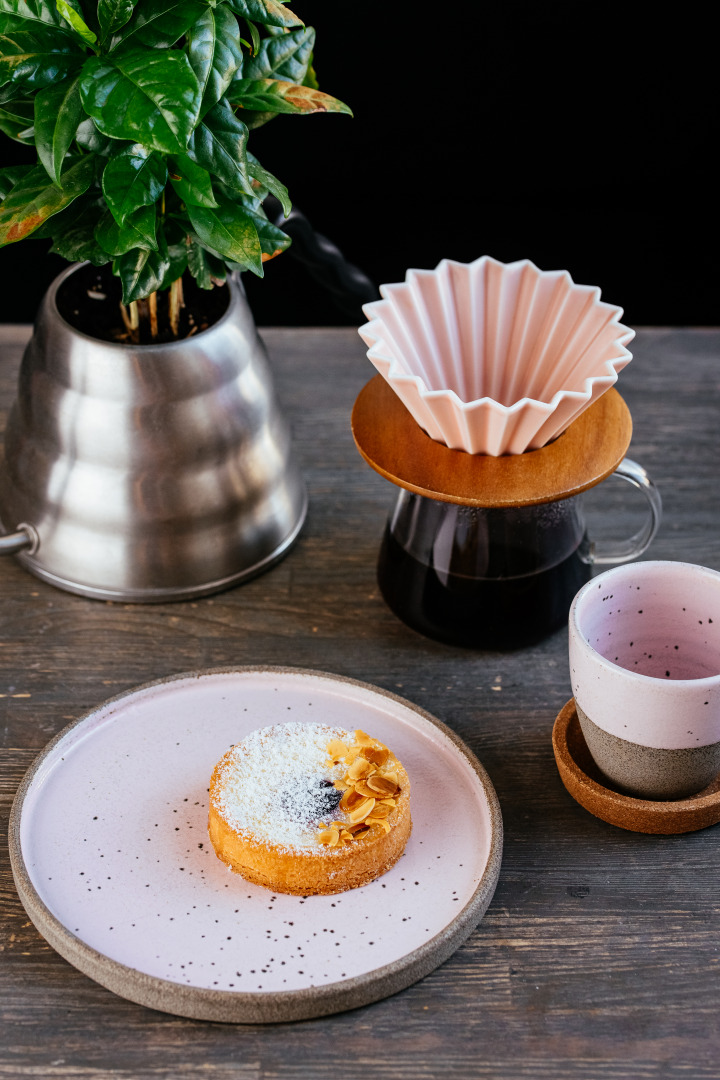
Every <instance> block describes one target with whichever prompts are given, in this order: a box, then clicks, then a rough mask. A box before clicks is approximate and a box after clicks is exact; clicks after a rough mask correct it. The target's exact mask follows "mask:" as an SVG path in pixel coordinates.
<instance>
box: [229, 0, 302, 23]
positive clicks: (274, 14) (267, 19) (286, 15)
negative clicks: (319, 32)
mask: <svg viewBox="0 0 720 1080" xmlns="http://www.w3.org/2000/svg"><path fill="white" fill-rule="evenodd" d="M230 7H231V8H232V9H233V11H234V12H235V14H236V15H240V16H241V18H243V19H249V20H250V21H251V22H257V23H261V24H262V25H263V26H291V27H295V26H302V25H303V22H302V19H299V18H298V17H297V15H296V14H295V13H294V12H293V11H291V10H290V9H289V8H287V7H285V5H284V4H278V3H277V2H276V0H230Z"/></svg>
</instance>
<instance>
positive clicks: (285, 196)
mask: <svg viewBox="0 0 720 1080" xmlns="http://www.w3.org/2000/svg"><path fill="white" fill-rule="evenodd" d="M247 162H248V172H249V173H250V175H251V176H252V178H253V180H257V182H258V184H259V185H260V190H259V191H257V194H258V195H259V196H260V198H264V197H265V194H266V192H268V191H269V192H270V193H271V194H273V195H274V196H275V198H276V199H278V201H279V202H280V203H281V205H282V208H283V213H284V214H285V217H287V216H288V214H289V213H290V211H291V210H292V203H291V201H290V193H289V192H288V189H287V188H286V187H285V185H284V184H283V183H281V181H280V180H278V178H277V177H276V176H273V174H272V173H271V172H268V171H267V169H264V168H263V167H262V165H261V164H260V162H259V161H258V159H257V158H256V157H255V156H254V155H253V154H248V155H247Z"/></svg>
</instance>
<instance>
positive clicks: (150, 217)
mask: <svg viewBox="0 0 720 1080" xmlns="http://www.w3.org/2000/svg"><path fill="white" fill-rule="evenodd" d="M95 239H96V240H97V242H98V244H100V246H101V247H102V248H103V250H104V251H107V253H108V255H125V254H126V253H127V252H128V251H130V250H132V249H134V248H143V249H145V250H147V251H157V250H158V241H157V233H156V216H155V207H154V206H142V207H141V208H140V209H139V210H136V211H135V213H134V214H130V215H129V216H128V217H127V218H126V219H125V223H124V224H123V225H118V223H117V221H116V220H115V218H114V217H113V216H112V214H111V213H110V212H109V211H108V212H107V213H105V214H103V216H102V217H101V218H100V221H99V222H98V224H97V226H96V228H95Z"/></svg>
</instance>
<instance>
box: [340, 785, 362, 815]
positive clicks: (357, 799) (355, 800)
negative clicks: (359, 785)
mask: <svg viewBox="0 0 720 1080" xmlns="http://www.w3.org/2000/svg"><path fill="white" fill-rule="evenodd" d="M364 798H367V796H364V795H358V793H357V791H355V790H354V788H348V789H347V791H346V792H345V794H344V795H343V797H342V799H341V800H340V809H341V810H344V811H345V813H350V811H351V810H352V809H353V808H354V807H356V806H359V805H360V803H361V802H362V801H363V799H364Z"/></svg>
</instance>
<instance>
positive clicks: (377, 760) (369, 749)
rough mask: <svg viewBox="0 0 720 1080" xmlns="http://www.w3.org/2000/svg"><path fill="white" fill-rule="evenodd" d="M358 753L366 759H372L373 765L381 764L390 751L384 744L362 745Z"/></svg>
mask: <svg viewBox="0 0 720 1080" xmlns="http://www.w3.org/2000/svg"><path fill="white" fill-rule="evenodd" d="M360 754H361V756H362V757H364V758H365V759H366V760H367V761H372V763H373V765H381V766H382V765H384V764H385V762H386V761H387V759H388V758H389V756H390V751H389V750H388V748H387V747H386V746H363V748H362V750H361V751H360Z"/></svg>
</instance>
